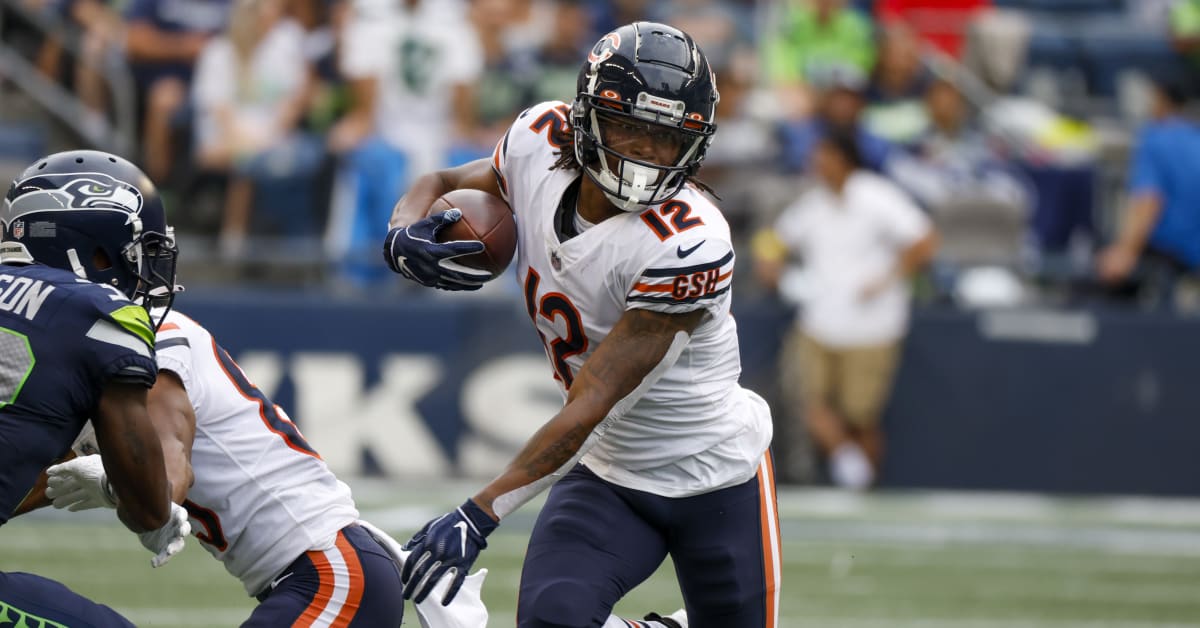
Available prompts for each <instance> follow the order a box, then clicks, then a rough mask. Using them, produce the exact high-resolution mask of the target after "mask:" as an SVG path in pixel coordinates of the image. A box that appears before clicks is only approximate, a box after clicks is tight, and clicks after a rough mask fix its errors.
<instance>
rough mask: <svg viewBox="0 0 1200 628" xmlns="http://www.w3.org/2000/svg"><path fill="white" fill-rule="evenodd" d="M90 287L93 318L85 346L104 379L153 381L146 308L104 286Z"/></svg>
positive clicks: (150, 329)
mask: <svg viewBox="0 0 1200 628" xmlns="http://www.w3.org/2000/svg"><path fill="white" fill-rule="evenodd" d="M97 288H98V290H95V291H91V290H89V292H90V293H91V300H92V322H91V325H90V326H89V327H88V328H87V330H86V331H85V332H84V346H85V347H86V349H87V354H88V355H89V356H90V357H91V359H92V360H93V362H94V364H93V367H94V369H95V376H96V377H98V378H99V380H100V381H103V382H118V383H125V384H136V385H141V386H145V387H147V388H149V387H151V386H153V385H154V380H155V377H156V375H157V373H158V369H157V368H156V367H155V365H154V326H153V325H152V324H151V322H150V315H149V313H147V312H146V310H145V308H143V307H141V306H139V305H135V304H134V303H132V302H130V301H129V300H128V299H126V298H125V297H124V296H123V295H120V293H118V292H116V291H115V290H112V291H111V293H110V291H109V290H108V289H106V288H104V287H103V286H97Z"/></svg>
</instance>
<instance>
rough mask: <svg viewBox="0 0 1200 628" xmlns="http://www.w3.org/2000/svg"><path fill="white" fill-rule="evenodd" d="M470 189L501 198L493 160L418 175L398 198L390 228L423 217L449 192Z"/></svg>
mask: <svg viewBox="0 0 1200 628" xmlns="http://www.w3.org/2000/svg"><path fill="white" fill-rule="evenodd" d="M463 188H470V189H473V190H483V191H484V192H487V193H488V194H492V195H494V196H501V193H500V183H499V182H498V181H496V175H495V174H494V173H493V170H492V160H490V159H476V160H475V161H472V162H469V163H465V164H463V165H461V166H457V167H455V168H447V169H445V170H435V171H434V172H429V173H426V174H423V175H421V176H420V177H418V178H417V180H416V181H414V182H413V184H412V186H411V187H409V189H408V192H406V193H405V194H404V196H402V197H400V201H399V202H398V203H396V207H395V208H393V209H392V218H391V220H389V221H388V226H389V227H392V228H394V227H403V226H406V225H411V224H412V223H414V222H416V221H418V220H420V219H422V218H424V217H425V212H427V211H429V207H430V206H431V205H433V202H434V201H436V200H437V199H438V197H439V196H441V195H443V194H445V193H446V192H450V191H452V190H461V189H463Z"/></svg>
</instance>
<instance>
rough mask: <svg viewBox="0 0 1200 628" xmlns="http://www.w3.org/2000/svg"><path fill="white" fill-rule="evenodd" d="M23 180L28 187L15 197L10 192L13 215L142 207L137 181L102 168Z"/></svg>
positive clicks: (135, 211)
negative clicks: (100, 169) (122, 178)
mask: <svg viewBox="0 0 1200 628" xmlns="http://www.w3.org/2000/svg"><path fill="white" fill-rule="evenodd" d="M22 183H23V184H28V185H23V186H21V187H24V188H25V189H27V190H29V191H27V192H25V193H23V194H19V195H16V196H15V197H13V195H12V194H11V193H10V200H9V212H10V214H11V215H12V216H14V217H15V216H19V215H21V214H23V213H27V212H34V211H45V210H55V209H116V210H120V211H123V212H126V213H127V214H130V215H133V216H136V215H137V214H140V213H141V211H142V204H143V199H142V193H141V192H140V191H139V190H138V188H137V186H136V185H133V184H131V183H127V182H125V181H121V180H118V179H114V178H113V177H111V176H109V175H107V174H104V173H101V172H85V173H73V174H49V175H38V176H36V177H32V178H30V179H26V180H25V181H24V182H22ZM21 187H18V188H17V189H18V190H20V189H21Z"/></svg>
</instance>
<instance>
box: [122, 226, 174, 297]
mask: <svg viewBox="0 0 1200 628" xmlns="http://www.w3.org/2000/svg"><path fill="white" fill-rule="evenodd" d="M166 231H167V232H166V233H165V234H164V233H158V232H154V231H150V232H146V233H143V234H141V235H140V236H139V237H137V238H136V239H134V241H132V242H130V243H129V244H127V245H126V246H125V248H124V250H123V251H122V256H121V258H122V261H123V262H124V263H125V265H126V268H127V269H128V271H129V272H130V273H131V274H133V275H134V276H135V277H137V284H136V286H135V287H134V289H133V294H131V295H130V297H129V298H130V299H131V300H132V301H133V302H134V303H137V304H139V305H141V306H142V307H144V308H146V309H147V310H154V311H155V312H156V313H158V312H157V310H159V309H161V310H162V312H161V316H160V317H159V318H160V320H161V318H165V317H166V314H167V312H168V311H170V309H171V304H172V303H173V302H174V300H175V293H176V292H179V291H180V290H181V287H179V286H176V285H175V265H176V262H177V260H178V257H179V249H178V248H177V247H176V246H175V233H174V231H175V230H174V229H173V228H171V227H167V229H166Z"/></svg>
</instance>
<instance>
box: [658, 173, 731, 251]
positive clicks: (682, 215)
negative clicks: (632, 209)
mask: <svg viewBox="0 0 1200 628" xmlns="http://www.w3.org/2000/svg"><path fill="white" fill-rule="evenodd" d="M636 224H637V227H636V229H637V230H638V231H640V232H641V237H640V238H639V239H640V240H641V242H642V244H643V247H644V248H646V249H650V250H651V251H653V252H654V253H652V254H653V255H655V256H658V255H662V254H663V252H668V253H672V252H674V253H678V252H679V251H683V252H684V253H685V255H683V257H685V258H686V257H691V256H692V255H696V254H697V253H702V251H700V250H699V249H696V250H695V251H692V249H691V247H692V246H693V245H696V244H698V243H704V244H707V245H708V246H706V247H704V251H705V252H707V251H716V250H718V249H724V250H725V251H726V252H728V251H730V250H732V248H733V243H732V237H731V236H730V232H729V223H728V221H726V220H725V215H724V214H722V213H721V210H720V208H718V207H717V205H716V203H714V202H713V200H712V198H711V197H709V196H708V195H706V194H704V193H703V192H701V191H700V190H699V189H697V188H695V187H694V186H692V185H690V184H689V185H686V186H684V187H683V189H682V190H680V191H679V193H678V194H676V195H675V196H674V197H672V198H671V199H670V200H668V201H666V202H664V203H662V204H661V205H656V206H653V207H649V208H647V209H645V210H643V211H642V212H641V213H639V214H638V220H637V221H636ZM723 255H724V253H722V256H723ZM701 257H703V255H701Z"/></svg>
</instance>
